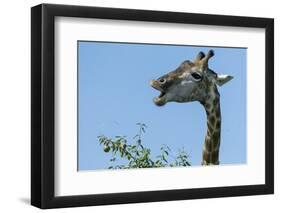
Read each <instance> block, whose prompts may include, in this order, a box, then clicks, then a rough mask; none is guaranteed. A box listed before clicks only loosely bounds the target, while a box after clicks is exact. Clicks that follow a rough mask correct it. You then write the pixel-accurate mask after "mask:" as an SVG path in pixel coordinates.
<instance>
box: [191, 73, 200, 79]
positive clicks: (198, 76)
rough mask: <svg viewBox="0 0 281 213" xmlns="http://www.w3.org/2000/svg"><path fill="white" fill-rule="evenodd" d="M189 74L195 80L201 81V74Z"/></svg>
mask: <svg viewBox="0 0 281 213" xmlns="http://www.w3.org/2000/svg"><path fill="white" fill-rule="evenodd" d="M191 76H192V77H193V78H194V80H195V81H201V80H202V76H201V75H200V74H199V73H197V72H194V73H192V74H191Z"/></svg>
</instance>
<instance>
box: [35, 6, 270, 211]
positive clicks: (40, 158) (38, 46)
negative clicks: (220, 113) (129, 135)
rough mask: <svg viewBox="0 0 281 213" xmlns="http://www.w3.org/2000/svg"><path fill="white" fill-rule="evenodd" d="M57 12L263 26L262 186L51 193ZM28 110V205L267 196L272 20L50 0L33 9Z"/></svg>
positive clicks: (83, 15)
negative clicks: (263, 178)
mask: <svg viewBox="0 0 281 213" xmlns="http://www.w3.org/2000/svg"><path fill="white" fill-rule="evenodd" d="M58 16H64V17H81V18H101V19H112V20H114V19H115V20H131V21H145V22H162V23H182V24H200V25H206V26H207V25H218V26H237V27H250V28H263V29H265V34H266V41H265V43H266V48H265V51H266V52H265V62H266V64H265V72H266V78H265V85H266V86H265V89H266V91H265V93H266V97H265V100H266V101H265V102H266V106H265V109H266V110H265V115H266V118H265V121H266V124H265V126H266V128H265V133H266V134H265V184H261V185H246V186H225V187H214V188H199V189H178V190H163V191H144V192H130V193H111V194H93V195H73V196H60V197H56V196H55V195H54V189H55V181H54V179H55V170H54V166H55V165H54V163H55V161H54V157H55V156H54V149H55V146H54V143H55V141H54V138H55V137H54V132H55V125H54V124H55V123H54V122H55V108H54V105H55V85H54V78H55V75H54V72H55V68H54V59H55V58H54V50H55V46H54V45H55V44H54V20H55V19H54V18H55V17H58ZM31 112H32V113H31V204H32V205H34V206H36V207H39V208H42V209H47V208H60V207H76V206H90V205H106V204H121V203H138V202H153V201H169V200H182V199H197V198H217V197H228V196H246V195H259V194H272V193H274V151H273V149H274V20H273V19H270V18H254V17H240V16H223V15H208V14H194V13H178V12H164V11H148V10H131V9H113V8H102V7H86V6H68V5H54V4H41V5H38V6H35V7H32V8H31Z"/></svg>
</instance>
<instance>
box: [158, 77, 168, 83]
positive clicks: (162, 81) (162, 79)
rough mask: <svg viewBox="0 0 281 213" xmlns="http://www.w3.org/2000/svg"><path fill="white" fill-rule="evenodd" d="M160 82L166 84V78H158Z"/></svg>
mask: <svg viewBox="0 0 281 213" xmlns="http://www.w3.org/2000/svg"><path fill="white" fill-rule="evenodd" d="M158 82H159V83H160V84H165V83H166V79H165V78H161V79H159V80H158Z"/></svg>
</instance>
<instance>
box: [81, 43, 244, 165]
mask: <svg viewBox="0 0 281 213" xmlns="http://www.w3.org/2000/svg"><path fill="white" fill-rule="evenodd" d="M209 49H213V50H214V51H215V56H214V57H213V58H212V59H210V61H209V67H210V68H211V69H213V70H214V71H216V72H217V73H221V74H229V75H232V76H234V79H233V80H231V81H230V82H228V83H227V84H225V85H223V86H222V87H219V92H220V94H221V111H222V134H221V135H222V136H221V148H220V162H221V164H242V163H246V54H247V50H246V49H244V48H218V47H211V48H210V47H203V46H176V45H156V44H153V45H150V44H126V43H109V42H107V43H104V42H86V41H79V42H78V60H79V63H78V76H79V78H78V83H79V90H78V93H79V99H78V107H79V119H78V131H79V136H78V170H95V169H106V168H107V167H108V166H109V165H110V162H109V159H110V158H111V155H110V154H108V153H105V152H103V149H102V146H100V145H99V142H98V138H97V136H98V135H105V136H108V137H114V136H116V135H126V136H127V138H128V140H129V141H130V139H132V137H133V136H134V135H135V134H136V133H137V130H138V127H137V126H136V123H138V122H142V123H145V124H146V125H147V126H148V129H147V132H146V134H145V135H144V136H143V144H144V145H145V146H146V147H148V148H150V149H151V151H152V155H154V156H155V155H157V154H159V150H160V147H161V145H162V144H166V145H168V146H169V147H170V148H171V149H172V152H173V153H176V152H177V150H178V149H179V148H182V147H184V148H185V150H186V151H187V152H188V154H189V155H190V159H189V160H190V162H191V164H192V165H200V164H201V157H202V155H201V153H202V146H203V142H204V137H205V133H206V114H205V110H204V108H203V107H202V106H201V105H200V104H199V102H192V103H168V104H166V105H165V106H164V107H157V106H155V105H154V103H153V101H152V99H153V97H155V96H158V95H159V92H158V91H156V90H155V89H153V88H152V87H150V85H149V81H150V80H152V79H156V78H158V77H160V76H162V75H163V74H166V73H167V72H169V71H172V70H174V69H175V68H177V67H178V66H179V64H180V63H181V62H182V61H184V60H187V59H189V60H193V59H194V57H195V56H196V54H197V53H198V52H199V51H204V52H207V51H208V50H209Z"/></svg>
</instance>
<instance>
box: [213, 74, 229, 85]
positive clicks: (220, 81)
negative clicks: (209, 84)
mask: <svg viewBox="0 0 281 213" xmlns="http://www.w3.org/2000/svg"><path fill="white" fill-rule="evenodd" d="M231 79H233V76H231V75H217V77H216V84H217V85H219V86H222V85H224V84H225V83H227V82H228V81H230V80H231Z"/></svg>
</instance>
